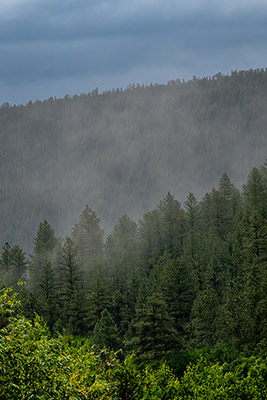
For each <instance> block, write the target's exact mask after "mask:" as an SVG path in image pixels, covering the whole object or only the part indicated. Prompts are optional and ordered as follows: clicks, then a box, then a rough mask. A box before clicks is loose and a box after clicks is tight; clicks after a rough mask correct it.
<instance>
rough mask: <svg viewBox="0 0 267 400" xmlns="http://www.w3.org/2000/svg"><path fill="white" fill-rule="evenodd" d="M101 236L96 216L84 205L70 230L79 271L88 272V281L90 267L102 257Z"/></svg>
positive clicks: (102, 234) (101, 232)
mask: <svg viewBox="0 0 267 400" xmlns="http://www.w3.org/2000/svg"><path fill="white" fill-rule="evenodd" d="M103 236H104V233H103V231H102V229H101V228H100V226H99V218H98V217H97V214H96V213H95V212H94V211H93V210H92V209H91V208H89V207H88V205H86V207H85V209H84V210H83V211H82V213H81V215H80V217H79V222H78V223H77V224H76V225H75V226H74V228H73V230H72V239H73V242H74V244H75V246H76V247H77V256H78V259H79V262H80V266H81V269H82V270H83V271H88V274H87V278H89V279H90V273H91V269H92V266H93V265H94V264H96V263H98V262H99V259H100V258H101V257H102V255H103Z"/></svg>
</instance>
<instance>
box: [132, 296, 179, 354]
mask: <svg viewBox="0 0 267 400" xmlns="http://www.w3.org/2000/svg"><path fill="white" fill-rule="evenodd" d="M132 342H133V346H134V348H135V350H136V352H137V354H140V355H143V356H144V357H146V358H148V359H152V360H153V359H158V358H161V357H162V355H163V354H164V352H165V351H166V350H168V349H171V348H173V346H179V345H180V343H179V341H178V338H177V335H176V332H175V329H174V328H173V327H172V319H171V318H170V316H169V315H168V312H167V305H166V303H165V301H164V300H163V298H162V296H161V295H160V294H158V293H154V294H153V295H152V296H150V297H148V299H147V301H146V303H145V304H144V306H143V307H142V308H141V309H139V310H137V321H136V322H135V323H134V325H133V339H132Z"/></svg>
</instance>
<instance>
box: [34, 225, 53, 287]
mask: <svg viewBox="0 0 267 400" xmlns="http://www.w3.org/2000/svg"><path fill="white" fill-rule="evenodd" d="M57 243H58V241H57V239H56V237H55V232H54V229H53V228H52V227H51V225H50V224H49V223H48V222H47V221H46V220H45V221H44V222H41V223H40V225H39V228H38V232H37V236H36V238H35V239H34V240H33V253H32V255H31V260H30V265H29V285H30V289H31V291H32V292H33V293H34V294H35V295H36V294H38V290H39V281H40V276H41V273H42V269H43V267H44V266H45V265H46V263H47V261H50V262H52V263H53V261H54V260H55V257H56V249H57Z"/></svg>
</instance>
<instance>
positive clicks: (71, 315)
mask: <svg viewBox="0 0 267 400" xmlns="http://www.w3.org/2000/svg"><path fill="white" fill-rule="evenodd" d="M59 277H60V282H59V285H60V286H59V295H60V303H61V307H62V311H63V314H62V320H63V325H64V326H65V327H67V331H68V332H70V333H72V334H75V335H77V334H81V333H84V332H85V330H86V306H85V301H84V298H85V293H84V290H83V287H82V272H81V270H80V267H79V261H78V257H77V248H76V246H75V244H74V242H73V240H72V239H71V238H70V237H67V238H66V240H65V243H64V245H63V247H62V251H61V259H60V263H59Z"/></svg>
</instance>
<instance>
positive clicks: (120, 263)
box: [105, 214, 138, 290]
mask: <svg viewBox="0 0 267 400" xmlns="http://www.w3.org/2000/svg"><path fill="white" fill-rule="evenodd" d="M136 236H137V225H136V223H135V222H134V221H132V220H131V219H130V218H129V217H128V216H127V215H126V214H124V215H123V216H122V217H121V218H120V219H119V222H118V224H117V225H115V227H114V229H113V232H112V233H111V234H110V235H109V236H108V238H107V241H106V245H105V250H106V254H107V258H108V262H109V263H110V271H111V274H112V280H113V285H114V288H115V289H116V290H121V289H122V288H123V286H124V285H125V279H126V276H127V274H128V273H129V271H130V269H131V268H133V266H134V265H135V264H136V263H137V260H138V246H137V237H136Z"/></svg>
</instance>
